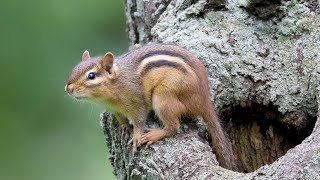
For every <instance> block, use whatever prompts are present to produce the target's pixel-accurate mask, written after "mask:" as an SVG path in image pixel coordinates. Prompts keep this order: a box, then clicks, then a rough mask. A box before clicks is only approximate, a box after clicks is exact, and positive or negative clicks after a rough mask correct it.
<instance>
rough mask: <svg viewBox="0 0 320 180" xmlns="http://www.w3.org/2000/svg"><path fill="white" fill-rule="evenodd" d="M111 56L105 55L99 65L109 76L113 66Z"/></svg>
mask: <svg viewBox="0 0 320 180" xmlns="http://www.w3.org/2000/svg"><path fill="white" fill-rule="evenodd" d="M113 60H114V57H113V54H112V53H111V52H108V53H106V54H105V55H104V56H103V57H102V58H101V59H100V64H101V65H102V67H103V68H104V69H105V70H106V71H108V72H109V73H110V74H111V68H112V65H113Z"/></svg>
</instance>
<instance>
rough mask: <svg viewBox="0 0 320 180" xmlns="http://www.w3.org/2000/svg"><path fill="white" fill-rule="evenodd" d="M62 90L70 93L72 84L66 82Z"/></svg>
mask: <svg viewBox="0 0 320 180" xmlns="http://www.w3.org/2000/svg"><path fill="white" fill-rule="evenodd" d="M64 90H65V91H66V92H68V93H72V92H73V84H70V83H68V84H66V86H65V87H64Z"/></svg>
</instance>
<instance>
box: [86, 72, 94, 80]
mask: <svg viewBox="0 0 320 180" xmlns="http://www.w3.org/2000/svg"><path fill="white" fill-rule="evenodd" d="M95 78H96V74H95V73H92V72H91V73H89V74H88V79H90V80H94V79H95Z"/></svg>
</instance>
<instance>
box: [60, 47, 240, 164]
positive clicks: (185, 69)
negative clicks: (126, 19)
mask: <svg viewBox="0 0 320 180" xmlns="http://www.w3.org/2000/svg"><path fill="white" fill-rule="evenodd" d="M65 90H66V91H67V92H68V93H69V94H70V95H71V96H73V97H75V98H77V99H82V98H88V99H91V100H97V101H100V102H102V103H103V104H104V105H105V106H106V108H107V110H108V111H110V112H111V113H112V114H113V115H114V116H115V117H116V119H117V120H118V121H119V124H120V125H121V128H122V129H123V130H125V129H127V128H128V127H129V122H130V123H131V124H132V125H133V137H132V139H131V140H130V142H131V143H132V145H133V151H134V152H135V151H136V150H137V147H138V146H140V145H141V144H146V145H147V146H148V145H150V144H151V143H154V142H156V141H158V140H161V139H162V138H165V137H170V136H172V135H174V134H175V133H176V132H177V130H178V129H179V128H180V119H181V117H182V116H183V115H187V116H191V117H196V116H202V117H203V118H204V120H205V122H206V125H207V127H208V131H209V134H210V136H211V139H212V144H213V146H214V149H215V153H216V156H217V159H218V161H219V162H220V164H221V165H222V166H223V167H225V168H228V169H234V168H235V160H234V156H233V153H232V147H231V143H230V141H229V140H228V138H227V137H226V135H225V133H224V131H223V129H222V126H221V124H220V122H219V119H218V117H217V115H216V112H215V111H214V109H213V106H212V103H211V101H210V91H209V86H208V79H207V73H206V69H205V67H204V66H203V64H202V63H201V61H200V60H199V59H198V58H197V57H196V56H195V55H194V54H192V53H191V52H189V51H187V50H185V49H183V48H181V47H178V46H175V45H165V44H152V45H147V46H144V47H140V48H137V49H135V50H132V51H130V52H128V53H126V54H124V55H122V56H120V57H118V58H115V57H114V56H113V55H112V53H110V52H108V53H106V54H105V55H104V56H102V57H96V58H91V57H90V55H89V52H88V51H85V52H84V53H83V55H82V62H80V63H79V64H78V65H77V66H76V67H75V68H74V69H73V71H72V73H71V75H70V77H69V80H68V83H67V85H66V86H65ZM151 110H154V111H155V113H156V115H157V116H158V118H159V119H160V121H161V122H162V123H163V125H164V128H163V129H152V130H149V131H148V132H146V133H144V131H143V128H144V126H145V123H146V120H147V115H148V113H149V112H150V111H151Z"/></svg>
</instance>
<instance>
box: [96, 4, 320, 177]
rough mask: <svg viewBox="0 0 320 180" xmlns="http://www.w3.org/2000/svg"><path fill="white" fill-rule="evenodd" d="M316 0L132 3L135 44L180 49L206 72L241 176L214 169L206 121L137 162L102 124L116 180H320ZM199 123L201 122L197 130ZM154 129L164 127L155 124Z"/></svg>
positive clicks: (105, 121)
mask: <svg viewBox="0 0 320 180" xmlns="http://www.w3.org/2000/svg"><path fill="white" fill-rule="evenodd" d="M318 4H319V2H318V0H309V1H307V0H300V1H298V0H291V1H286V0H283V1H279V0H272V1H271V0H269V1H261V0H229V1H225V0H126V1H125V6H126V15H127V19H128V27H129V28H128V31H129V37H130V40H131V45H132V46H133V45H134V44H145V43H147V42H163V43H174V44H177V45H180V46H182V47H185V48H186V49H188V50H190V51H191V52H193V53H195V54H196V55H197V56H198V57H199V58H200V59H201V60H202V61H203V63H204V64H205V66H206V67H207V70H208V73H209V80H210V85H211V89H212V95H213V97H214V104H215V107H216V110H217V111H218V112H219V114H220V117H221V120H222V121H223V123H224V124H225V127H226V130H227V131H228V134H229V136H230V139H231V140H232V143H233V148H234V151H235V155H236V156H237V158H238V161H239V167H240V171H242V172H251V173H240V172H232V171H229V170H226V169H223V168H221V167H220V166H218V163H217V161H216V159H215V156H214V154H213V153H212V150H211V148H210V146H209V144H208V141H207V135H206V132H205V126H204V125H203V123H202V121H201V119H198V120H197V121H190V120H186V121H185V122H184V123H183V126H182V128H181V131H180V132H179V133H178V134H177V135H176V136H174V137H172V138H167V139H165V140H163V141H160V142H157V143H155V144H153V145H151V147H150V148H148V149H144V148H143V147H142V148H140V151H139V152H138V154H136V155H135V156H132V155H131V153H130V152H131V147H130V146H128V145H127V140H126V139H125V137H122V136H121V130H120V128H119V126H118V124H117V122H116V121H115V120H114V119H113V118H112V116H111V115H110V114H108V113H104V114H102V116H101V119H102V121H101V122H102V126H103V129H104V132H105V135H106V141H107V145H108V147H109V150H110V160H111V162H112V165H113V166H114V173H115V175H116V176H117V178H118V179H320V139H319V138H320V117H318V118H317V117H316V116H317V112H318V111H319V110H320V106H319V105H320V96H319V93H320V91H319V90H320V87H319V84H320V83H319V82H320V63H319V62H320V53H319V47H320V15H319V11H320V10H319V5H318ZM195 122H196V123H195ZM147 126H148V127H151V128H155V127H159V126H161V125H159V124H158V121H157V120H154V118H153V116H150V118H149V120H148V125H147Z"/></svg>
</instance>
